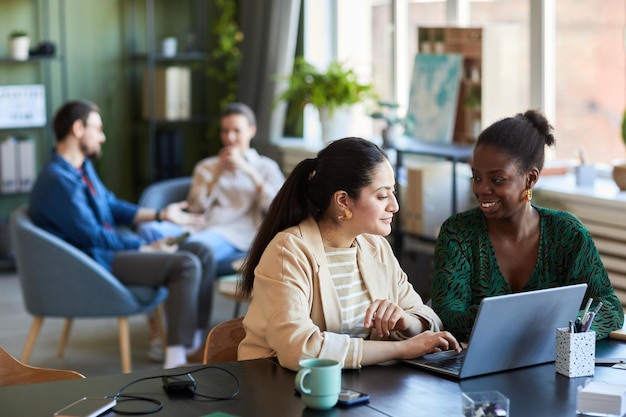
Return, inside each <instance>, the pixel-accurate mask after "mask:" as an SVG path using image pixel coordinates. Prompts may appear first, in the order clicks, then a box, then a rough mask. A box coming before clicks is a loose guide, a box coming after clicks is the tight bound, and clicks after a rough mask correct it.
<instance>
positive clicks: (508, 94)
mask: <svg viewBox="0 0 626 417" xmlns="http://www.w3.org/2000/svg"><path fill="white" fill-rule="evenodd" d="M520 36H521V28H520V27H519V26H518V25H513V24H511V25H497V26H488V27H470V28H467V27H463V28H461V27H419V28H418V29H417V37H418V45H419V53H431V54H432V53H440V54H460V55H462V56H463V77H462V80H461V85H460V90H459V101H458V104H457V114H456V121H455V128H454V139H453V141H454V142H455V143H458V144H472V143H474V142H475V140H476V137H477V136H478V134H479V133H480V132H481V131H482V129H484V128H485V127H487V126H488V125H490V124H491V123H493V122H495V121H497V120H499V119H501V118H503V117H507V116H512V115H514V114H516V113H519V112H522V111H524V110H526V109H525V108H524V103H525V100H524V99H523V96H524V92H523V91H522V83H521V82H520V80H521V79H522V77H524V76H526V74H527V72H526V71H524V69H523V65H522V54H521V53H519V51H516V50H515V48H516V47H517V46H514V45H518V43H517V42H516V41H515V39H518V38H519V37H520Z"/></svg>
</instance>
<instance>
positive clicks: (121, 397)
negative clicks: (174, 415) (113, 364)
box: [107, 365, 240, 416]
mask: <svg viewBox="0 0 626 417" xmlns="http://www.w3.org/2000/svg"><path fill="white" fill-rule="evenodd" d="M207 369H217V370H219V371H222V372H225V373H227V374H228V375H230V376H231V377H232V378H233V380H234V381H235V385H236V387H235V389H234V390H233V391H232V392H231V393H229V394H227V395H223V396H213V395H206V394H199V393H196V392H195V391H194V392H193V397H202V398H206V399H210V400H216V401H221V400H230V399H232V398H235V397H236V396H237V395H238V394H239V389H240V384H239V379H238V378H237V376H236V375H235V374H234V373H232V372H231V371H229V370H228V369H224V368H220V367H219V366H213V365H208V366H203V367H201V368H198V369H195V370H193V371H186V372H182V373H178V374H161V375H156V376H148V377H144V378H139V379H135V380H134V381H131V382H129V383H128V384H126V385H124V386H123V387H122V388H120V389H119V391H117V393H116V394H114V395H108V396H107V398H111V397H112V398H113V399H115V400H116V401H117V402H118V403H122V402H129V401H143V402H149V403H152V404H155V407H153V408H150V409H146V410H141V411H123V410H117V409H116V407H117V406H116V407H113V409H112V411H113V412H115V413H117V414H122V415H130V416H137V415H145V414H154V413H157V412H159V411H161V410H162V409H163V403H162V402H161V401H159V400H157V399H154V398H150V397H145V396H141V395H131V394H123V391H124V390H126V389H127V388H129V387H130V386H132V385H135V384H137V383H139V382H141V381H147V380H150V379H157V378H163V377H178V376H184V375H188V374H192V373H196V372H200V371H204V370H207ZM193 397H190V399H192V398H193Z"/></svg>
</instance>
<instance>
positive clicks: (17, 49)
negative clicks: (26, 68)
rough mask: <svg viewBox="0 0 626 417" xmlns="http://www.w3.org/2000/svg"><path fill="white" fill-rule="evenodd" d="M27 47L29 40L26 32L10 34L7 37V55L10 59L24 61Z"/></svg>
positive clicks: (16, 31) (26, 57)
mask: <svg viewBox="0 0 626 417" xmlns="http://www.w3.org/2000/svg"><path fill="white" fill-rule="evenodd" d="M29 47H30V39H29V38H28V34H27V33H26V32H23V31H18V30H15V31H13V32H11V34H10V35H9V55H10V56H11V58H13V59H15V60H17V61H26V60H27V59H28V55H29V54H28V49H29Z"/></svg>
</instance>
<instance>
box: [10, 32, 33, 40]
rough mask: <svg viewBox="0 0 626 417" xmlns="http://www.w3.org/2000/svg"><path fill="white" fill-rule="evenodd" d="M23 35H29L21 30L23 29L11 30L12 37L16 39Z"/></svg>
mask: <svg viewBox="0 0 626 417" xmlns="http://www.w3.org/2000/svg"><path fill="white" fill-rule="evenodd" d="M23 36H28V33H26V32H24V31H21V30H14V31H13V32H11V34H10V35H9V38H10V39H14V38H21V37H23Z"/></svg>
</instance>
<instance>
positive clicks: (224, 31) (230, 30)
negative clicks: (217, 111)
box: [206, 0, 244, 108]
mask: <svg viewBox="0 0 626 417" xmlns="http://www.w3.org/2000/svg"><path fill="white" fill-rule="evenodd" d="M214 2H215V7H216V9H217V11H218V13H217V18H216V20H215V22H214V25H213V34H214V35H215V47H214V48H213V49H212V51H211V53H210V55H209V60H208V65H207V67H206V74H207V76H208V77H209V78H211V79H213V80H215V81H216V83H217V85H218V86H219V87H220V89H221V91H220V98H219V103H220V108H224V106H225V105H226V104H228V103H231V102H233V101H235V100H236V99H237V93H238V91H239V82H238V79H239V69H240V67H241V59H242V54H241V49H239V44H240V43H241V42H242V41H243V38H244V35H243V32H241V30H240V28H239V24H238V23H237V1H236V0H214Z"/></svg>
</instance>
